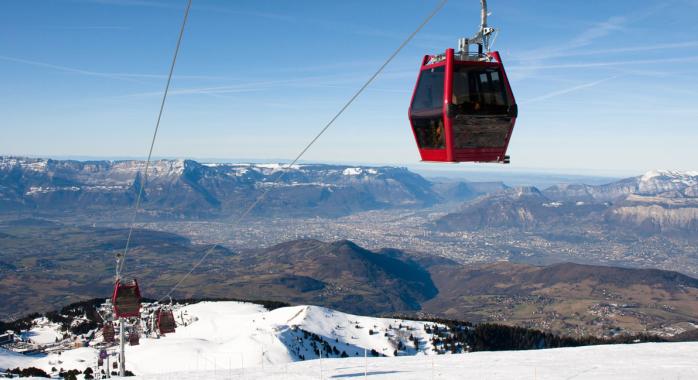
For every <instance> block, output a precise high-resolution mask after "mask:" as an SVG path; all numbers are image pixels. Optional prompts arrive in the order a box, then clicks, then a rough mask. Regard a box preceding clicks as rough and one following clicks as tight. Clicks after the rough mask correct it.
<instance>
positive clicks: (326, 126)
mask: <svg viewBox="0 0 698 380" xmlns="http://www.w3.org/2000/svg"><path fill="white" fill-rule="evenodd" d="M447 2H448V0H442V1H441V2H439V4H438V5H437V6H436V8H434V10H432V11H431V13H429V15H428V16H427V17H426V18H425V19H424V21H422V23H421V24H419V26H418V27H417V29H415V30H414V31H413V32H412V33H411V34H410V35H409V36H408V37H407V38H406V39H405V40H404V41H403V42H402V44H400V46H399V47H398V48H397V49H395V51H393V53H392V54H391V55H390V56H389V57H388V59H387V60H386V61H385V62H384V63H383V64H382V65H381V66H380V67H379V68H378V70H376V72H375V73H373V75H371V77H370V78H369V79H368V80H367V81H366V82H365V83H364V84H363V85H362V86H361V87H360V88H359V89H358V90H357V91H356V93H354V95H353V96H352V97H351V98H349V100H348V101H347V102H346V103H345V104H344V105H343V106H342V108H340V109H339V111H338V112H337V113H336V114H335V115H334V116H333V117H332V118H331V119H330V121H329V122H327V124H325V126H324V127H323V128H322V129H321V130H320V131H319V132H318V133H317V135H315V137H313V139H312V140H310V142H309V143H308V144H307V145H306V146H305V147H304V148H303V149H302V150H301V151H300V153H298V155H297V156H296V158H294V159H293V160H292V161H291V162H290V163H289V164H287V165H285V167H284V168H283V169H289V168H291V167H293V165H295V164H296V163H297V162H298V161H299V160H300V159H301V158H302V157H303V155H304V154H305V153H306V152H307V151H308V150H309V149H310V147H311V146H313V144H315V142H316V141H317V140H318V139H319V138H320V136H322V135H323V134H324V133H325V132H326V131H327V130H328V129H329V128H330V127H331V126H332V125H333V124H334V122H335V121H336V120H337V119H338V118H339V117H340V116H341V115H342V114H343V113H344V111H346V110H347V108H349V106H350V105H351V104H352V103H353V102H354V100H356V98H358V97H359V95H361V93H362V92H364V90H365V89H366V88H367V87H368V86H369V85H370V84H371V83H372V82H373V81H374V80H375V79H376V77H378V75H379V74H380V73H381V72H382V71H383V70H384V69H385V67H386V66H388V64H389V63H390V62H391V61H392V60H393V59H394V58H395V57H396V56H397V55H398V53H400V51H402V49H403V48H404V47H405V46H407V44H408V43H409V42H410V41H412V39H413V38H414V37H415V36H416V35H417V33H419V32H420V31H421V30H422V29H423V28H424V27H425V26H426V25H427V24H428V23H429V21H431V19H432V18H434V16H436V14H438V13H439V11H440V10H441V9H442V8H443V7H444V6H445V5H446V3H447ZM286 173H288V171H286V170H282V172H281V174H280V175H279V177H277V178H276V181H275V182H279V181H281V180H282V179H283V178H284V176H285V175H286ZM272 188H273V186H269V187H267V188H266V189H265V190H264V192H262V194H260V195H259V197H257V199H256V200H255V201H254V202H253V203H252V204H251V205H250V206H249V207H248V208H247V209H246V210H245V212H243V213H242V214H240V216H239V217H238V218H237V219H236V220H235V221H234V222H233V223H232V224H231V227H233V228H235V227H237V226H238V225H239V224H240V222H242V220H243V219H245V217H247V215H249V214H250V212H252V210H254V209H255V208H256V207H257V206H258V205H259V204H260V203H261V202H262V201H263V200H264V199H265V197H266V196H267V194H268V193H269V191H271V189H272ZM218 246H219V244H218V243H216V244H214V245H212V246H211V247H210V248H209V249H208V250H206V252H205V253H204V255H203V256H201V258H200V259H199V260H198V261H197V262H196V263H195V264H194V266H192V268H191V269H190V270H189V271H188V272H187V273H186V274H185V275H184V276H182V278H181V279H180V280H179V281H178V282H177V283H175V285H174V286H173V287H172V288H171V289H170V291H169V292H167V294H166V295H165V296H163V297H162V298H160V299H159V300H158V302H159V301H162V300H164V299H167V298H168V297H170V296H171V295H172V293H173V292H174V291H175V290H176V289H177V288H179V286H180V285H181V284H182V283H183V282H184V281H185V280H186V279H187V278H189V276H191V274H192V273H193V272H194V271H195V270H196V268H198V267H199V266H200V265H201V263H203V262H204V260H206V258H207V257H208V256H209V255H210V254H211V253H212V252H213V251H214V250H215V249H216V248H218Z"/></svg>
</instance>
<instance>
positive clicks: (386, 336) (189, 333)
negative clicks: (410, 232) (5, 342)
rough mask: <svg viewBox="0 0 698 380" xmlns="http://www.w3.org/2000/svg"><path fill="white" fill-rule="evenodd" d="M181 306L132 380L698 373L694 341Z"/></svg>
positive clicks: (60, 360)
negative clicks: (448, 350)
mask: <svg viewBox="0 0 698 380" xmlns="http://www.w3.org/2000/svg"><path fill="white" fill-rule="evenodd" d="M175 313H176V315H178V319H179V320H180V322H186V323H185V324H186V325H180V326H179V327H178V328H177V332H175V333H172V334H168V335H167V336H164V337H161V338H159V339H151V338H145V339H141V343H140V345H138V346H127V347H126V358H127V360H126V366H127V368H128V369H129V370H131V371H133V372H134V373H135V374H136V377H133V378H134V379H352V378H358V379H360V378H370V379H696V378H698V343H644V344H634V345H605V346H587V347H578V348H562V349H547V350H531V351H500V352H476V353H466V354H445V355H435V353H436V352H435V347H434V346H432V345H431V332H428V331H429V329H425V327H426V325H427V324H429V325H432V326H433V325H434V324H433V323H431V322H417V321H406V320H399V319H392V318H372V317H362V316H356V315H350V314H345V313H341V312H338V311H335V310H331V309H326V308H321V307H316V306H293V307H282V308H279V309H275V310H272V311H268V310H266V309H264V308H263V307H262V306H259V305H255V304H250V303H241V302H200V303H197V304H192V305H187V306H183V307H179V308H176V309H175ZM431 331H432V332H433V330H431ZM370 332H373V334H371V333H370ZM29 334H30V335H32V339H36V340H39V341H50V340H52V339H54V337H55V335H56V332H55V331H52V329H51V325H50V324H45V325H43V326H41V327H35V328H34V329H32V330H31V331H30V332H29ZM313 335H316V336H318V337H320V338H321V339H322V340H324V341H325V342H328V344H329V345H331V346H332V347H335V348H337V350H338V351H340V352H346V353H347V356H348V358H334V359H327V358H325V359H318V358H317V356H315V354H314V352H313V351H314V349H313V345H314V342H316V340H313V339H312V338H311V339H308V337H309V336H311V337H312V336H313ZM410 335H411V336H413V337H414V338H416V339H418V340H420V341H421V342H423V343H424V344H423V345H420V349H419V350H418V351H416V350H415V349H414V348H413V347H409V346H407V347H404V350H403V351H401V352H400V355H399V356H398V357H393V353H394V351H395V349H396V343H397V341H399V340H400V339H406V338H407V336H410ZM97 340H98V339H97ZM372 351H373V354H372ZM376 354H377V355H380V356H374V355H376ZM97 355H98V350H97V349H95V348H92V347H82V348H75V349H71V350H66V351H63V352H62V353H61V354H58V353H50V354H46V355H40V356H31V355H22V354H18V353H14V352H11V351H7V350H4V349H0V368H16V367H21V368H26V367H31V366H34V367H38V368H41V369H43V370H45V371H47V372H50V371H51V369H52V368H53V367H56V368H64V369H66V370H67V369H73V368H75V369H84V368H87V367H94V366H95V363H96V360H97ZM301 356H303V357H305V358H306V359H308V360H301ZM310 359H313V360H310ZM79 378H80V377H79Z"/></svg>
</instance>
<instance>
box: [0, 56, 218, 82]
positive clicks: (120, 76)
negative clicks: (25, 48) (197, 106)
mask: <svg viewBox="0 0 698 380" xmlns="http://www.w3.org/2000/svg"><path fill="white" fill-rule="evenodd" d="M0 60H2V61H8V62H15V63H21V64H24V65H29V66H35V67H43V68H47V69H51V70H57V71H63V72H67V73H72V74H78V75H85V76H91V77H100V78H109V79H116V80H124V81H129V82H135V83H147V82H145V81H143V80H142V79H164V78H166V76H165V75H164V74H139V73H118V72H117V73H110V72H100V71H92V70H84V69H78V68H75V67H68V66H61V65H54V64H52V63H47V62H41V61H34V60H30V59H24V58H18V57H9V56H4V55H0ZM176 77H177V78H179V79H215V80H219V79H224V78H222V77H211V76H199V75H176ZM139 79H141V80H139Z"/></svg>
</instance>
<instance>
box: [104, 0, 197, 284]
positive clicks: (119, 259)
mask: <svg viewBox="0 0 698 380" xmlns="http://www.w3.org/2000/svg"><path fill="white" fill-rule="evenodd" d="M191 2H192V0H188V1H187V7H186V9H185V10H184V18H183V19H182V26H181V27H180V28H179V36H178V37H177V45H176V47H175V51H174V55H173V56H172V63H171V64H170V71H169V73H168V75H167V83H166V84H165V92H164V93H163V94H162V101H161V102H160V110H159V111H158V118H157V121H156V122H155V130H154V131H153V138H152V140H151V141H150V148H149V149H148V159H147V160H146V161H145V171H144V172H143V179H142V180H141V181H140V186H139V189H138V196H137V198H136V206H135V208H134V209H133V216H132V218H131V223H130V225H129V230H128V237H127V238H126V246H125V247H124V252H123V254H122V255H121V257H118V255H117V264H116V276H117V278H118V277H120V276H121V272H122V271H123V269H124V262H125V261H126V254H127V253H128V249H129V246H130V244H131V239H132V237H133V229H134V225H135V223H136V216H137V215H138V210H139V209H140V207H141V200H142V199H143V190H144V189H145V185H146V182H148V169H149V168H150V161H151V159H152V156H153V148H154V147H155V140H156V139H157V136H158V130H159V129H160V121H161V120H162V113H163V111H164V110H165V101H166V100H167V94H168V92H169V91H170V82H172V73H173V72H174V68H175V64H176V63H177V55H178V54H179V47H180V46H181V45H182V37H183V36H184V28H185V26H186V25H187V19H188V18H189V10H190V9H191ZM139 173H140V172H139Z"/></svg>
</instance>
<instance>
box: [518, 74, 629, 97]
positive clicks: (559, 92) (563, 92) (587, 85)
mask: <svg viewBox="0 0 698 380" xmlns="http://www.w3.org/2000/svg"><path fill="white" fill-rule="evenodd" d="M615 78H618V76H617V75H615V76H612V77H608V78H605V79H601V80H597V81H594V82H589V83H584V84H580V85H577V86H574V87H570V88H565V89H562V90H557V91H553V92H549V93H547V94H544V95H540V96H536V97H534V98H530V99H526V100H524V101H522V102H520V103H519V104H530V103H535V102H539V101H541V100H548V99H552V98H556V97H558V96H562V95H566V94H569V93H571V92H576V91H579V90H584V89H587V88H591V87H594V86H597V85H599V84H601V83H604V82H607V81H609V80H612V79H615Z"/></svg>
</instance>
